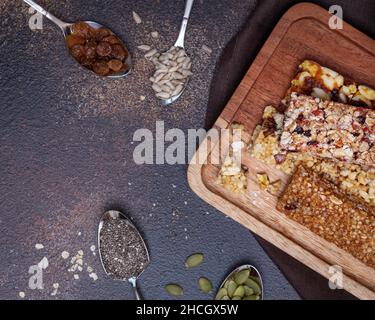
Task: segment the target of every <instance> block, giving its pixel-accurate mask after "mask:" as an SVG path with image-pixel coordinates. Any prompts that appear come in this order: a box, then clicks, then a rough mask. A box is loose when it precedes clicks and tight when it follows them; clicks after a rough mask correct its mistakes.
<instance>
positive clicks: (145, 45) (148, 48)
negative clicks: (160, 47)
mask: <svg viewBox="0 0 375 320" xmlns="http://www.w3.org/2000/svg"><path fill="white" fill-rule="evenodd" d="M137 48H138V49H139V50H141V51H145V52H146V51H150V50H151V47H150V46H148V45H147V44H142V45H140V46H138V47H137Z"/></svg>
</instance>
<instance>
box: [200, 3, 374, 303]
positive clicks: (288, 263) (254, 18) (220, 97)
mask: <svg viewBox="0 0 375 320" xmlns="http://www.w3.org/2000/svg"><path fill="white" fill-rule="evenodd" d="M299 2H302V1H289V0H285V1H284V0H282V1H279V0H259V1H258V6H257V8H256V10H255V11H254V12H253V14H252V15H251V16H249V19H248V20H247V22H246V23H245V25H244V26H243V27H242V29H241V31H240V32H239V33H238V34H237V35H236V36H235V37H234V38H233V39H232V40H231V41H230V42H229V43H228V45H227V47H226V48H225V50H224V51H223V54H222V56H221V58H220V62H219V63H218V65H217V67H216V70H215V76H214V79H213V81H212V85H211V90H210V98H209V103H208V108H207V114H206V127H207V128H211V127H212V125H213V124H214V122H215V121H216V119H217V118H218V117H219V115H220V113H221V112H222V110H223V108H224V107H225V105H226V103H227V101H228V100H229V99H230V97H231V95H232V94H233V92H234V90H235V89H236V87H237V86H238V84H239V83H240V81H241V79H242V78H243V76H244V75H245V73H246V72H247V70H248V68H249V67H250V65H251V63H252V61H253V60H254V58H255V57H256V55H257V53H258V52H259V50H260V49H261V47H262V45H263V44H264V42H265V41H266V40H267V37H268V36H269V34H270V33H271V31H272V30H273V28H274V26H275V25H276V23H277V22H278V21H279V19H280V18H281V16H282V15H283V14H284V13H285V12H286V11H287V10H288V9H289V8H290V7H291V6H293V5H294V4H296V3H299ZM311 2H313V3H316V4H318V5H320V6H322V7H323V8H326V9H327V10H328V8H329V7H330V6H331V5H340V6H341V7H342V8H343V13H344V20H345V21H346V22H348V23H350V24H351V25H353V26H354V27H356V28H357V29H359V30H361V31H362V32H364V33H366V34H367V35H368V36H370V37H372V38H373V37H374V34H375V19H374V18H373V17H374V14H375V1H374V0H356V1H354V0H341V1H340V0H335V1H331V0H320V1H311ZM219 80H220V81H219ZM258 241H259V242H260V244H261V245H262V246H263V248H264V249H265V251H266V252H267V253H268V254H269V255H270V257H271V259H272V260H273V261H274V262H275V263H276V264H277V265H278V266H279V268H280V270H281V271H282V272H283V273H284V274H285V276H286V277H287V279H288V280H289V281H290V282H291V283H292V285H293V286H294V287H295V289H296V290H297V292H298V293H299V294H300V295H301V297H302V298H304V299H354V297H353V296H352V295H350V294H349V293H347V292H345V291H343V290H330V289H329V287H328V282H327V280H326V279H325V278H323V277H321V276H320V275H319V274H317V273H316V272H314V271H312V270H311V269H309V268H307V267H306V266H304V265H303V264H301V263H300V262H298V261H297V260H295V259H293V258H292V257H290V256H289V255H287V254H285V253H284V252H282V251H281V250H279V249H277V248H276V247H275V246H273V245H271V244H270V243H268V242H266V241H264V240H262V239H260V238H258Z"/></svg>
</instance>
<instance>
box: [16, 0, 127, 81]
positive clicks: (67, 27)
mask: <svg viewBox="0 0 375 320" xmlns="http://www.w3.org/2000/svg"><path fill="white" fill-rule="evenodd" d="M23 1H24V2H26V3H27V4H28V5H29V6H30V7H32V8H34V9H35V10H36V11H38V12H40V13H41V14H42V15H44V16H45V17H46V18H48V19H49V20H51V21H52V22H53V23H55V24H56V25H57V26H58V27H59V28H60V29H61V31H62V33H63V35H64V38H66V37H67V36H68V35H69V34H70V33H71V30H72V26H73V24H74V23H67V22H64V21H61V20H60V19H59V18H57V17H55V16H54V15H53V14H52V13H50V12H48V11H47V10H45V9H43V8H42V7H41V6H40V5H38V4H37V3H35V2H34V1H32V0H23ZM84 22H85V23H87V24H88V25H89V26H90V27H92V28H94V29H99V28H106V27H104V26H103V25H101V24H100V23H97V22H94V21H84ZM107 29H108V28H107ZM123 46H124V48H125V49H126V51H128V52H129V50H128V49H127V48H126V46H125V45H124V43H123ZM125 64H126V65H127V66H128V68H127V69H125V70H123V71H120V72H119V73H116V74H111V75H109V76H106V77H107V78H110V79H118V78H122V77H125V76H126V75H128V74H129V72H130V70H131V69H132V60H131V57H130V54H128V57H127V59H126V61H125Z"/></svg>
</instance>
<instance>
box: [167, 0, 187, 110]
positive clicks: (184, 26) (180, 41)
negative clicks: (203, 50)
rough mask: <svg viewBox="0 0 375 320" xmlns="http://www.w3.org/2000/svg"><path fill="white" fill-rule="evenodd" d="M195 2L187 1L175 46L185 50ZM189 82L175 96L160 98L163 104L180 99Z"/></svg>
mask: <svg viewBox="0 0 375 320" xmlns="http://www.w3.org/2000/svg"><path fill="white" fill-rule="evenodd" d="M193 3H194V0H187V1H186V5H185V12H184V18H183V19H182V24H181V28H180V33H179V35H178V38H177V41H176V43H175V44H174V47H177V48H180V49H183V50H185V34H186V29H187V24H188V21H189V17H190V12H191V9H192V7H193ZM168 51H169V50H168ZM168 51H167V52H168ZM185 56H187V54H185ZM188 83H189V79H187V80H186V81H185V83H184V87H183V89H182V90H181V91H180V92H179V93H178V94H177V95H175V96H173V97H170V98H168V99H160V100H161V104H162V105H163V106H168V105H170V104H171V103H173V102H175V101H176V100H178V99H179V98H180V97H181V95H182V94H183V92H184V91H185V89H186V86H187V84H188Z"/></svg>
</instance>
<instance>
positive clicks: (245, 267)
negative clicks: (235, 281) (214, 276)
mask: <svg viewBox="0 0 375 320" xmlns="http://www.w3.org/2000/svg"><path fill="white" fill-rule="evenodd" d="M242 270H250V276H252V277H254V278H257V279H258V280H259V285H260V289H261V293H260V300H263V281H262V277H261V275H260V272H259V271H258V269H257V268H255V267H254V266H252V265H251V264H244V265H242V266H240V267H238V268H236V269H234V270H233V271H232V272H231V273H230V274H229V275H228V276H227V277H226V278H225V280H224V281H223V282H222V283H221V285H220V287H219V290H220V289H221V288H223V287H224V284H225V283H226V282H227V281H228V280H229V279H230V278H232V277H233V276H234V275H235V274H236V273H237V272H240V271H242Z"/></svg>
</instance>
